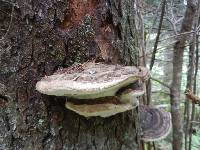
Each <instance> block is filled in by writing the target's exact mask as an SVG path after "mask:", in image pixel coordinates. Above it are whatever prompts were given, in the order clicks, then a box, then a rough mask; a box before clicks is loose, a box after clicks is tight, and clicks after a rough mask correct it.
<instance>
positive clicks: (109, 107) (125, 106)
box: [65, 97, 139, 118]
mask: <svg viewBox="0 0 200 150" xmlns="http://www.w3.org/2000/svg"><path fill="white" fill-rule="evenodd" d="M113 98H115V97H107V98H105V101H107V102H105V101H104V102H103V103H101V102H100V103H93V104H87V103H85V104H75V103H73V102H71V101H70V102H68V101H66V103H65V107H66V108H68V109H70V110H72V111H74V112H76V113H77V114H79V115H81V116H84V117H97V116H99V117H104V118H105V117H110V116H113V115H116V114H118V113H122V112H125V111H128V110H132V109H134V108H135V107H137V106H138V105H139V101H138V99H137V98H135V100H134V103H133V102H132V103H121V102H119V103H112V102H110V101H111V100H109V99H113Z"/></svg>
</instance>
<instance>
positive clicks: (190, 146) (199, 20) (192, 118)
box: [189, 2, 200, 150]
mask: <svg viewBox="0 0 200 150" xmlns="http://www.w3.org/2000/svg"><path fill="white" fill-rule="evenodd" d="M197 14H198V15H197V19H198V20H197V25H196V26H199V24H200V2H198V12H197ZM195 39H196V49H195V50H196V51H195V52H196V53H195V56H196V59H195V71H194V84H193V93H194V94H196V91H197V89H196V88H197V74H198V64H199V35H197V34H196V38H195ZM194 119H195V104H192V113H191V117H190V123H189V150H191V149H192V132H191V131H192V128H193V124H192V123H191V122H192V121H194Z"/></svg>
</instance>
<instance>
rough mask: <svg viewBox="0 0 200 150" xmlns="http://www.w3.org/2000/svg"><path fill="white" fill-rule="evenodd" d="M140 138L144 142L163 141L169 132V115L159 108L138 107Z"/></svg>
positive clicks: (170, 126)
mask: <svg viewBox="0 0 200 150" xmlns="http://www.w3.org/2000/svg"><path fill="white" fill-rule="evenodd" d="M139 113H140V125H141V128H142V135H141V138H142V140H143V141H145V142H150V141H158V140H161V139H164V138H165V137H166V136H167V135H168V134H169V133H170V131H171V128H172V123H171V114H170V113H169V112H166V111H164V110H162V109H159V108H154V107H148V106H139Z"/></svg>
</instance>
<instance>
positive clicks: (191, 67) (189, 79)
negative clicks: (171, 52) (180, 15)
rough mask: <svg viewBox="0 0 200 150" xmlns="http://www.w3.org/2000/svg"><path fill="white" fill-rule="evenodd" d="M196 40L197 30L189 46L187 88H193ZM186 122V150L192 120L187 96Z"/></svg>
mask: <svg viewBox="0 0 200 150" xmlns="http://www.w3.org/2000/svg"><path fill="white" fill-rule="evenodd" d="M194 26H195V27H194V30H196V25H194ZM195 42H196V32H194V33H193V35H192V40H191V42H190V46H189V65H188V72H187V85H186V89H190V90H192V87H193V81H194V58H195V57H194V54H195V45H196V44H195ZM184 122H186V126H185V150H187V149H188V144H187V143H188V140H187V139H188V127H189V122H190V103H189V100H188V99H187V97H186V98H185V114H184Z"/></svg>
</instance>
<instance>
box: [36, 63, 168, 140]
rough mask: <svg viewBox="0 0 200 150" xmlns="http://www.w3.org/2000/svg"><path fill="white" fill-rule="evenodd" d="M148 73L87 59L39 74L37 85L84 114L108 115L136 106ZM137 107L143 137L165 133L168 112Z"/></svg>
mask: <svg viewBox="0 0 200 150" xmlns="http://www.w3.org/2000/svg"><path fill="white" fill-rule="evenodd" d="M149 77H150V73H149V71H148V69H146V68H144V67H134V66H121V65H108V64H103V63H92V62H89V63H84V64H78V65H74V66H71V67H69V68H66V69H63V70H59V71H57V72H56V73H54V74H53V75H51V76H46V77H44V78H42V79H41V80H40V81H39V82H38V83H37V84H36V89H37V90H38V91H39V92H41V93H43V94H47V95H55V96H66V103H65V107H66V108H67V109H69V110H72V111H74V112H76V113H77V114H79V115H82V116H84V117H93V116H100V117H109V116H112V115H115V114H117V113H122V112H125V111H128V110H132V109H134V108H135V107H137V106H139V100H138V97H139V96H142V95H143V94H144V93H145V91H144V82H145V81H146V80H147V79H149ZM139 108H140V109H139V110H140V111H139V113H140V115H141V118H142V121H141V124H142V131H143V140H144V141H148V140H149V141H151V140H156V139H160V138H162V136H165V135H167V133H168V132H169V130H170V129H169V128H170V127H171V120H170V114H169V113H166V112H164V111H162V110H159V109H155V108H149V107H142V106H139ZM151 113H152V116H151ZM162 117H165V118H166V119H164V120H163V119H162ZM145 119H147V120H146V121H144V120H145ZM151 121H152V122H151ZM153 121H157V123H158V124H154V123H153ZM165 124H166V125H167V126H165ZM168 124H169V125H168ZM160 130H161V131H160ZM153 131H154V132H155V133H153ZM162 131H163V132H162ZM161 135H162V136H161Z"/></svg>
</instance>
